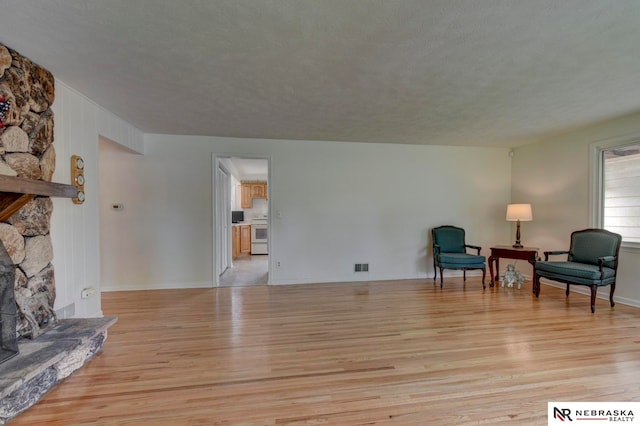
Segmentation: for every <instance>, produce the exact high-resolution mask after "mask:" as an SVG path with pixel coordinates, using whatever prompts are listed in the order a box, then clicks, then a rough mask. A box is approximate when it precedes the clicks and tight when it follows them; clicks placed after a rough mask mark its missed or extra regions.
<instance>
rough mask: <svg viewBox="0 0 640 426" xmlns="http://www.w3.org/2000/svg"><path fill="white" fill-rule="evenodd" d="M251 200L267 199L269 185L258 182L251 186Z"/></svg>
mask: <svg viewBox="0 0 640 426" xmlns="http://www.w3.org/2000/svg"><path fill="white" fill-rule="evenodd" d="M251 198H252V199H256V198H264V199H266V198H267V183H266V182H257V183H252V184H251Z"/></svg>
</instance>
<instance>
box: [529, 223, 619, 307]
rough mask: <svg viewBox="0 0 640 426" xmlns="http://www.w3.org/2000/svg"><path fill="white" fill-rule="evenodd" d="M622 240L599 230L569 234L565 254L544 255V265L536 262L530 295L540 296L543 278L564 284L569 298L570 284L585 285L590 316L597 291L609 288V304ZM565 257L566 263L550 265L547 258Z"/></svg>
mask: <svg viewBox="0 0 640 426" xmlns="http://www.w3.org/2000/svg"><path fill="white" fill-rule="evenodd" d="M621 242H622V237H621V236H620V235H618V234H615V233H613V232H609V231H605V230H603V229H584V230H582V231H575V232H574V233H572V234H571V246H570V248H569V251H545V252H544V262H536V267H535V280H534V283H533V291H534V293H535V295H536V297H538V296H539V295H540V278H547V279H550V280H553V281H559V282H562V283H566V284H567V290H566V292H565V293H566V295H567V297H568V296H569V286H570V285H571V284H578V285H586V286H589V287H590V288H591V312H592V313H593V312H595V310H596V293H597V292H598V287H603V286H607V285H610V286H611V292H610V293H609V302H610V303H611V307H613V306H614V305H615V303H614V302H613V292H614V291H615V290H616V272H617V270H618V252H619V251H620V243H621ZM563 254H566V255H567V260H566V261H562V262H551V261H549V256H551V255H563Z"/></svg>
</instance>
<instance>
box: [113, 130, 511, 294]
mask: <svg viewBox="0 0 640 426" xmlns="http://www.w3.org/2000/svg"><path fill="white" fill-rule="evenodd" d="M507 152H508V151H507V150H506V149H497V148H468V147H464V148H462V147H442V146H413V145H391V144H368V143H333V142H314V141H284V140H251V139H233V138H216V137H189V136H170V135H145V155H144V156H133V155H132V156H128V157H126V160H124V161H114V162H112V163H111V164H110V165H109V166H108V168H109V170H108V171H106V170H105V174H104V175H103V178H105V179H111V180H110V181H108V182H107V185H109V186H111V185H112V184H113V185H114V186H119V182H120V181H128V182H132V184H131V185H129V186H126V187H122V188H121V196H120V199H126V200H127V202H126V206H125V210H126V214H125V215H121V216H120V220H121V221H122V226H118V227H115V228H114V229H112V230H111V232H113V235H112V237H113V238H114V239H115V240H118V239H120V240H123V239H127V241H129V243H130V244H128V245H126V246H119V247H117V248H116V247H112V248H111V249H109V252H108V253H106V252H105V253H102V255H103V260H104V261H105V262H106V264H112V265H118V271H117V276H112V277H110V278H109V280H105V281H103V289H109V290H116V289H134V288H135V289H139V288H163V287H194V286H211V285H212V283H213V271H212V269H213V268H212V263H213V258H214V253H213V237H212V234H213V230H212V224H213V219H212V214H213V213H212V203H213V201H212V189H211V188H212V154H213V153H215V154H216V155H221V156H229V155H237V156H266V157H270V159H271V164H270V166H271V176H270V181H269V183H270V186H271V188H270V190H271V193H270V197H271V198H270V200H269V202H270V205H271V208H270V217H271V234H270V236H271V252H270V261H271V274H270V279H271V282H272V283H273V284H287V283H308V282H335V281H354V280H383V279H403V278H424V277H427V276H432V273H433V272H432V259H431V254H430V248H429V249H428V250H427V247H428V244H429V243H430V242H429V234H428V233H429V231H430V229H431V228H432V227H434V226H438V225H442V224H455V225H459V226H462V227H465V228H466V229H467V241H468V242H470V243H476V244H480V245H482V246H484V247H485V250H484V254H487V255H488V248H489V246H490V245H492V244H506V243H508V242H509V240H510V234H509V225H508V223H507V222H505V220H504V209H505V205H506V204H507V203H508V202H509V197H510V172H511V164H510V159H509V157H508V155H507ZM121 160H122V158H121ZM116 176H118V178H117V179H116ZM277 212H280V213H281V215H282V217H281V218H277ZM427 256H428V257H427ZM275 262H280V263H281V267H280V268H275V267H274V265H275ZM356 262H369V263H370V272H369V273H360V274H355V273H354V272H353V264H354V263H356Z"/></svg>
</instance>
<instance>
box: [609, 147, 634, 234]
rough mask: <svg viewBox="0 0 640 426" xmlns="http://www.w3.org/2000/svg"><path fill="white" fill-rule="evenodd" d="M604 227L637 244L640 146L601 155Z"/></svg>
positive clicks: (618, 148) (613, 150)
mask: <svg viewBox="0 0 640 426" xmlns="http://www.w3.org/2000/svg"><path fill="white" fill-rule="evenodd" d="M602 170H603V191H602V192H603V200H602V206H603V227H604V229H607V230H609V231H611V232H616V233H618V234H620V235H622V239H623V241H626V242H632V243H640V144H635V145H627V146H623V147H616V148H611V149H606V150H603V151H602Z"/></svg>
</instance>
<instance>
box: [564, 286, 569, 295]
mask: <svg viewBox="0 0 640 426" xmlns="http://www.w3.org/2000/svg"><path fill="white" fill-rule="evenodd" d="M564 294H566V295H567V297H569V284H567V289H566V290H565V292H564Z"/></svg>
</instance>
